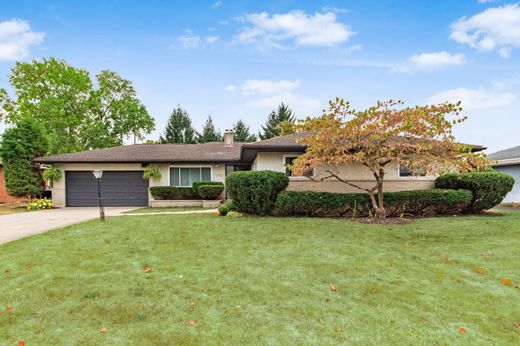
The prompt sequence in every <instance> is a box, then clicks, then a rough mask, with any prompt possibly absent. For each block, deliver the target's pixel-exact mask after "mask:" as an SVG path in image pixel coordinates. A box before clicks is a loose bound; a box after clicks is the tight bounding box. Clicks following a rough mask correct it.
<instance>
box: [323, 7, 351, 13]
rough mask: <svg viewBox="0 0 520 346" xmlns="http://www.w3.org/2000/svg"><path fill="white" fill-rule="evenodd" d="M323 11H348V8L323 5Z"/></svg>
mask: <svg viewBox="0 0 520 346" xmlns="http://www.w3.org/2000/svg"><path fill="white" fill-rule="evenodd" d="M321 10H322V11H323V12H334V13H348V12H350V10H349V9H348V8H340V7H334V6H323V7H322V9H321Z"/></svg>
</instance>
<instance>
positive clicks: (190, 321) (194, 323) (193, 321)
mask: <svg viewBox="0 0 520 346" xmlns="http://www.w3.org/2000/svg"><path fill="white" fill-rule="evenodd" d="M188 324H189V325H190V326H194V325H196V324H197V321H195V320H189V321H188Z"/></svg>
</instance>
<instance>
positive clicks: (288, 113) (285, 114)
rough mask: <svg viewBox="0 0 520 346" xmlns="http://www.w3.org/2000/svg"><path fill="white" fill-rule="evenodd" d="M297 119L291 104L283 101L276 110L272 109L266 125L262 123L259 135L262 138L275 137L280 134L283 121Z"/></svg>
mask: <svg viewBox="0 0 520 346" xmlns="http://www.w3.org/2000/svg"><path fill="white" fill-rule="evenodd" d="M295 120H296V118H295V116H294V115H293V113H292V110H291V109H290V108H289V106H286V105H285V104H284V103H283V102H282V103H281V104H280V105H279V106H278V109H277V110H276V111H272V112H271V113H270V114H269V115H268V117H267V121H266V122H265V125H262V132H260V133H259V136H260V138H261V139H262V140H264V139H269V138H273V137H276V136H279V135H280V129H279V128H278V126H279V125H280V123H282V122H286V121H289V122H292V123H294V121H295Z"/></svg>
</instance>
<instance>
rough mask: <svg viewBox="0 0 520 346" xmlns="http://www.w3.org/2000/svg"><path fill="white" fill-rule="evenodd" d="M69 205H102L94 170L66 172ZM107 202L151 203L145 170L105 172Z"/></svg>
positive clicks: (103, 187)
mask: <svg viewBox="0 0 520 346" xmlns="http://www.w3.org/2000/svg"><path fill="white" fill-rule="evenodd" d="M65 185H66V198H67V207H95V206H98V205H99V204H98V198H97V183H96V179H95V178H94V174H92V172H91V171H81V172H80V171H74V172H72V171H70V172H65ZM101 194H102V196H103V205H105V206H107V207H126V206H147V205H148V181H147V180H144V179H143V172H142V171H104V172H103V177H102V179H101Z"/></svg>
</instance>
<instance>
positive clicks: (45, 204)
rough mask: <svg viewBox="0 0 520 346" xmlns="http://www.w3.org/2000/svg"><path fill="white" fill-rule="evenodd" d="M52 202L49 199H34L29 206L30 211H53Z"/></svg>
mask: <svg viewBox="0 0 520 346" xmlns="http://www.w3.org/2000/svg"><path fill="white" fill-rule="evenodd" d="M51 208H52V201H51V200H50V199H47V198H34V199H32V200H31V201H30V202H29V204H28V205H27V209H28V210H43V209H51Z"/></svg>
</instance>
